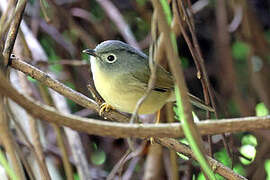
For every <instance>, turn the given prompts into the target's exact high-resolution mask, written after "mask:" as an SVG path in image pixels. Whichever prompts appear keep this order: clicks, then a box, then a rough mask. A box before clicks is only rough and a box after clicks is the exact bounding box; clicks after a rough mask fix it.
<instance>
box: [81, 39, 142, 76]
mask: <svg viewBox="0 0 270 180" xmlns="http://www.w3.org/2000/svg"><path fill="white" fill-rule="evenodd" d="M83 52H84V53H86V54H88V55H90V56H93V57H94V58H93V57H92V58H91V63H92V61H95V63H96V65H98V66H99V68H100V70H106V71H112V72H113V71H121V70H125V71H128V70H129V69H132V68H134V65H136V64H145V63H146V62H147V56H146V55H145V54H144V53H142V52H141V51H139V50H137V49H135V48H133V47H131V46H130V45H128V44H126V43H124V42H122V41H117V40H108V41H104V42H102V43H100V44H99V45H97V46H96V48H95V49H93V50H92V49H86V50H84V51H83ZM135 67H136V66H135Z"/></svg>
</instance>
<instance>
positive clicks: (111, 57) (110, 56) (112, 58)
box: [107, 54, 117, 63]
mask: <svg viewBox="0 0 270 180" xmlns="http://www.w3.org/2000/svg"><path fill="white" fill-rule="evenodd" d="M116 59H117V58H116V56H115V55H114V54H110V55H109V56H107V62H108V63H113V62H115V61H116Z"/></svg>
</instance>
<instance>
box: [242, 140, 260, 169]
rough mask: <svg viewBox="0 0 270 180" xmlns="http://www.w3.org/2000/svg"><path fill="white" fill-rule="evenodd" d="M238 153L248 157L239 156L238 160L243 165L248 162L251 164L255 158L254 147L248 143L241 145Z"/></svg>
mask: <svg viewBox="0 0 270 180" xmlns="http://www.w3.org/2000/svg"><path fill="white" fill-rule="evenodd" d="M239 151H240V153H241V154H242V155H243V156H244V157H246V158H248V159H250V160H248V159H245V158H243V157H240V161H241V162H242V163H243V164H244V165H248V164H251V163H252V162H253V161H254V159H255V156H256V148H255V147H254V146H252V145H250V144H247V145H243V146H241V147H240V149H239Z"/></svg>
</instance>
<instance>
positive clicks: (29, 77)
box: [27, 76, 37, 83]
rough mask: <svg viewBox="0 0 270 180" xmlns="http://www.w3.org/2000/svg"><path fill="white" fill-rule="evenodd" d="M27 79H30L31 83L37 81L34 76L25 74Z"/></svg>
mask: <svg viewBox="0 0 270 180" xmlns="http://www.w3.org/2000/svg"><path fill="white" fill-rule="evenodd" d="M27 79H28V81H30V82H32V83H36V82H37V80H36V79H34V78H32V77H31V76H27Z"/></svg>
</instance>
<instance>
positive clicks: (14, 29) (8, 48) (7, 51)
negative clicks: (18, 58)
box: [3, 0, 27, 65]
mask: <svg viewBox="0 0 270 180" xmlns="http://www.w3.org/2000/svg"><path fill="white" fill-rule="evenodd" d="M26 3H27V0H19V1H18V3H17V6H16V9H15V16H14V17H15V18H14V21H13V23H12V24H11V27H10V29H9V32H8V35H7V39H6V42H5V47H4V50H3V56H4V65H8V63H9V58H10V55H11V52H12V50H13V46H14V43H15V39H16V37H17V33H18V30H19V25H20V23H21V20H22V15H23V12H24V9H25V6H26Z"/></svg>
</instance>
